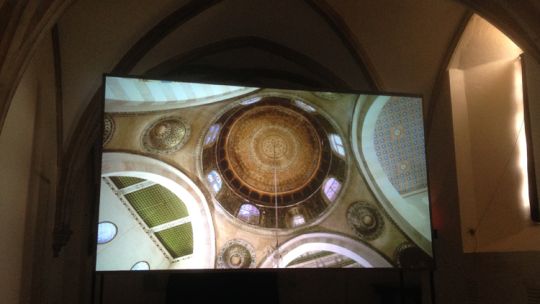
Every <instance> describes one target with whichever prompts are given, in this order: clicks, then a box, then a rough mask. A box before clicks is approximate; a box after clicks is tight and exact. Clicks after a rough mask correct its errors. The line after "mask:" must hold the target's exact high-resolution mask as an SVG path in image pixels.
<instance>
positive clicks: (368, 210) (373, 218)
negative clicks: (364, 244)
mask: <svg viewBox="0 0 540 304" xmlns="http://www.w3.org/2000/svg"><path fill="white" fill-rule="evenodd" d="M347 223H349V226H350V227H351V228H352V229H353V230H354V232H355V233H356V235H358V236H359V237H360V238H363V239H366V240H374V239H376V238H378V237H379V236H380V235H381V234H382V232H383V229H384V220H383V217H382V215H381V213H380V212H379V210H377V208H375V207H374V206H372V205H370V204H368V203H365V202H357V203H353V204H351V206H349V209H348V210H347Z"/></svg>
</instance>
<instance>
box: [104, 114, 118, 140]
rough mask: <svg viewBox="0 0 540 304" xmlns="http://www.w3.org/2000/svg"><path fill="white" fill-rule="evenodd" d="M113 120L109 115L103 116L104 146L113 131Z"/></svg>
mask: <svg viewBox="0 0 540 304" xmlns="http://www.w3.org/2000/svg"><path fill="white" fill-rule="evenodd" d="M114 129H115V126H114V120H113V118H112V116H111V115H109V114H105V116H104V117H103V145H104V146H105V145H106V144H107V143H109V141H110V140H111V138H112V136H113V133H114Z"/></svg>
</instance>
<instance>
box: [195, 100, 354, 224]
mask: <svg viewBox="0 0 540 304" xmlns="http://www.w3.org/2000/svg"><path fill="white" fill-rule="evenodd" d="M295 100H296V98H290V97H284V96H271V95H265V96H262V97H261V98H260V99H259V100H258V102H256V103H249V104H242V103H239V104H235V105H232V106H231V107H230V108H228V109H226V110H225V111H224V112H222V113H220V114H219V116H217V117H216V119H215V120H214V121H212V124H211V126H210V128H209V130H211V127H212V126H215V125H219V126H220V129H219V134H218V135H216V139H215V143H214V144H212V145H205V146H203V148H202V151H201V152H202V153H201V158H200V160H201V163H200V165H201V167H200V169H201V177H202V179H203V180H204V181H205V182H206V183H207V186H208V187H209V189H210V190H211V191H212V192H213V193H214V194H215V199H216V202H217V203H218V204H217V205H218V206H219V207H220V208H223V209H224V210H225V211H226V212H227V213H228V214H229V215H230V216H231V219H232V220H233V221H234V220H237V221H238V223H239V224H242V225H246V224H249V225H251V226H255V227H257V228H262V229H275V230H278V229H279V230H280V233H281V232H283V233H289V232H290V231H292V230H295V229H300V228H301V227H306V226H309V225H312V224H314V223H315V222H316V221H317V220H319V219H320V218H322V217H323V216H324V215H325V214H327V211H329V210H330V209H331V208H332V206H334V200H330V201H329V200H328V199H327V198H326V197H325V195H326V192H325V191H327V190H325V189H323V188H324V184H325V181H328V180H329V179H331V180H334V181H335V182H336V183H337V184H338V185H339V187H341V186H342V185H344V184H345V182H346V179H347V170H348V166H347V158H346V157H345V158H341V157H335V156H334V155H333V153H332V148H331V145H330V142H329V135H328V134H339V132H338V130H337V128H336V127H335V124H334V123H332V122H331V118H330V117H329V116H327V115H326V114H325V113H322V111H308V110H307V109H304V108H301V107H298V106H297V105H296V103H295ZM302 102H304V103H306V105H309V101H307V100H303V101H302ZM340 136H341V135H340ZM216 181H219V182H216ZM339 191H340V190H338V192H339ZM246 204H250V205H252V206H253V207H255V208H252V209H253V210H256V213H257V221H256V222H246V221H245V220H243V217H244V216H247V215H246V213H249V212H248V211H249V210H244V209H242V206H244V205H246ZM254 212H255V211H254Z"/></svg>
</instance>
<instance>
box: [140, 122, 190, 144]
mask: <svg viewBox="0 0 540 304" xmlns="http://www.w3.org/2000/svg"><path fill="white" fill-rule="evenodd" d="M189 135H190V127H189V125H188V124H187V123H186V122H185V121H184V120H183V119H182V118H180V117H178V116H170V117H163V118H160V119H158V120H157V121H155V122H153V123H152V124H151V125H150V126H148V127H147V129H146V130H145V132H144V136H143V147H144V148H145V149H146V150H148V151H150V152H155V153H172V152H175V151H177V150H178V149H180V148H181V147H182V146H183V145H184V144H185V143H186V142H187V140H188V139H189Z"/></svg>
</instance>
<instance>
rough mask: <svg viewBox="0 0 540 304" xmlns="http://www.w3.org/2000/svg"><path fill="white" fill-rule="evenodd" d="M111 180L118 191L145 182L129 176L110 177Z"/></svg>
mask: <svg viewBox="0 0 540 304" xmlns="http://www.w3.org/2000/svg"><path fill="white" fill-rule="evenodd" d="M111 180H112V182H113V183H114V185H115V186H116V188H118V189H123V188H126V187H129V186H132V185H135V184H138V183H140V182H143V181H145V180H144V179H142V178H137V177H131V176H111Z"/></svg>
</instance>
